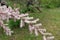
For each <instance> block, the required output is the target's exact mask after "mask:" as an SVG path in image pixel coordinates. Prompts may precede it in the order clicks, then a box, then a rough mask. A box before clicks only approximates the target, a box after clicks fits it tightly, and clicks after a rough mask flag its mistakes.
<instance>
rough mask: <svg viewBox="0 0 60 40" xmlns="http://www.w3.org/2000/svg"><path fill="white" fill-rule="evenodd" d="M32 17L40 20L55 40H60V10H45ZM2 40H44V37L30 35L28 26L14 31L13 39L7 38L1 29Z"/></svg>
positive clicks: (0, 38) (31, 14)
mask: <svg viewBox="0 0 60 40" xmlns="http://www.w3.org/2000/svg"><path fill="white" fill-rule="evenodd" d="M30 16H33V17H34V18H39V19H40V22H41V23H42V24H43V26H42V27H44V28H46V29H47V32H50V33H52V34H53V35H54V36H55V40H60V8H55V9H44V10H43V11H42V13H30ZM0 40H42V35H41V34H39V36H38V37H36V36H35V35H34V34H32V35H30V34H29V30H28V26H27V25H26V26H25V27H24V28H16V29H14V34H13V35H12V36H11V37H10V36H6V35H5V33H4V32H3V30H2V29H1V28H0Z"/></svg>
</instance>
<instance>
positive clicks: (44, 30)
mask: <svg viewBox="0 0 60 40" xmlns="http://www.w3.org/2000/svg"><path fill="white" fill-rule="evenodd" d="M38 30H39V31H43V32H46V29H38Z"/></svg>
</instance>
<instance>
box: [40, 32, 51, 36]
mask: <svg viewBox="0 0 60 40" xmlns="http://www.w3.org/2000/svg"><path fill="white" fill-rule="evenodd" d="M39 32H40V33H41V34H42V35H46V36H47V35H52V34H51V33H44V32H43V31H39Z"/></svg>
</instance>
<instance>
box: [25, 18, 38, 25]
mask: <svg viewBox="0 0 60 40" xmlns="http://www.w3.org/2000/svg"><path fill="white" fill-rule="evenodd" d="M37 21H39V19H35V20H33V21H29V20H25V22H26V23H28V24H29V23H32V24H33V23H36V22H37Z"/></svg>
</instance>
